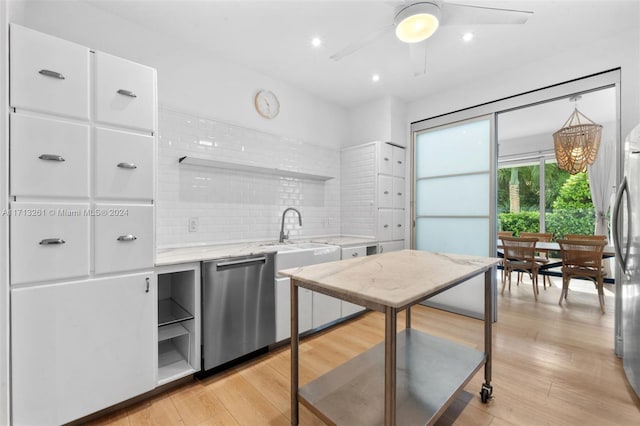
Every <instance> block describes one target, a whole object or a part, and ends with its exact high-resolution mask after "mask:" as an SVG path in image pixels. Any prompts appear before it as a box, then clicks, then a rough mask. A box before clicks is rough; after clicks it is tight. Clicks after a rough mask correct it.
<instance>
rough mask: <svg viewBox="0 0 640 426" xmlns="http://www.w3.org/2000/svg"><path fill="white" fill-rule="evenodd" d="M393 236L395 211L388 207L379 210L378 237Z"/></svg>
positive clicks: (386, 237)
mask: <svg viewBox="0 0 640 426" xmlns="http://www.w3.org/2000/svg"><path fill="white" fill-rule="evenodd" d="M392 237H393V211H392V210H387V209H380V210H378V239H379V240H381V241H388V240H391V239H392Z"/></svg>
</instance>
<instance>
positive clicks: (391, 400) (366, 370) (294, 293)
mask: <svg viewBox="0 0 640 426" xmlns="http://www.w3.org/2000/svg"><path fill="white" fill-rule="evenodd" d="M498 262H499V259H496V258H486V257H476V256H464V255H453V254H441V253H430V252H422V251H415V250H402V251H398V252H390V253H384V254H380V255H375V256H367V257H364V258H355V259H349V260H343V261H340V262H330V263H325V264H320V265H312V266H307V267H301V268H295V269H289V270H285V271H280V274H282V275H285V276H289V277H291V331H292V332H291V336H292V337H291V424H292V425H296V424H298V403H299V402H300V403H302V404H304V405H305V406H307V407H308V408H309V409H310V410H311V411H312V412H314V413H315V414H316V415H317V416H318V417H320V418H321V419H322V420H323V421H325V422H326V423H328V424H345V425H360V424H362V425H372V424H385V425H395V424H396V423H397V424H402V425H412V424H421V425H424V424H431V423H433V422H435V420H436V419H437V418H438V417H439V416H440V415H441V414H442V413H443V412H444V411H445V410H446V408H447V406H448V405H449V404H450V403H451V401H453V399H454V398H455V397H456V395H457V394H458V392H459V391H460V390H461V389H462V388H463V386H464V385H465V384H466V383H467V382H468V381H469V380H470V379H471V377H472V376H473V375H474V374H475V372H477V371H478V370H479V369H480V368H481V367H482V365H484V366H485V383H484V384H483V386H482V389H481V398H482V401H483V402H486V401H487V400H488V399H489V398H490V397H491V394H492V387H491V318H492V311H493V306H492V305H493V294H492V288H493V285H492V281H493V280H492V271H493V269H494V266H495V265H497V263H498ZM481 273H484V274H485V321H484V332H485V348H484V352H481V351H478V350H476V349H473V348H468V347H465V346H462V345H459V344H455V343H452V342H449V341H447V340H444V339H441V338H437V337H433V336H429V335H427V334H425V333H422V332H420V331H418V330H412V329H411V315H410V307H411V306H412V305H414V304H416V303H419V302H421V301H423V300H425V299H428V298H429V297H432V296H434V295H436V294H438V293H440V292H442V291H445V290H447V289H449V288H451V287H454V286H456V285H458V284H460V283H462V282H464V281H466V280H467V279H469V278H471V277H474V276H476V275H479V274H481ZM299 287H303V288H307V289H310V290H313V291H317V292H320V293H323V294H326V295H329V296H333V297H337V298H340V299H342V300H346V301H349V302H352V303H357V304H360V305H362V306H365V307H367V308H369V309H372V310H376V311H379V312H384V313H385V341H384V343H382V344H380V345H378V346H375V347H374V348H372V349H370V350H369V351H367V352H365V353H363V354H361V355H359V356H357V357H356V358H354V359H352V360H350V361H348V362H347V363H345V364H343V365H342V366H340V367H338V368H336V369H335V370H333V371H331V372H329V373H327V374H325V375H324V376H321V377H320V378H318V379H316V380H314V381H313V382H311V383H309V384H307V385H306V386H304V387H303V388H301V389H299V388H298V361H299V360H298V355H299V352H298V344H299V337H298V333H297V330H298V289H299ZM403 310H406V312H407V314H406V330H404V331H402V332H401V333H399V334H397V333H396V323H397V314H398V312H400V311H403Z"/></svg>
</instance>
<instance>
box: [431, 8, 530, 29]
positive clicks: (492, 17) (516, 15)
mask: <svg viewBox="0 0 640 426" xmlns="http://www.w3.org/2000/svg"><path fill="white" fill-rule="evenodd" d="M441 11H442V15H441V17H440V25H490V24H524V23H525V22H527V20H528V19H529V17H531V15H533V12H530V11H526V10H511V9H497V8H493V7H482V6H470V5H464V4H455V3H443V4H442V8H441Z"/></svg>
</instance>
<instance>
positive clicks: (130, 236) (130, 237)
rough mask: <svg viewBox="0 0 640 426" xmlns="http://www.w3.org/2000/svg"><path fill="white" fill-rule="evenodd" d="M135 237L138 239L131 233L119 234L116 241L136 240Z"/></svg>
mask: <svg viewBox="0 0 640 426" xmlns="http://www.w3.org/2000/svg"><path fill="white" fill-rule="evenodd" d="M137 239H138V238H137V237H136V236H135V235H131V234H128V235H120V236H119V237H118V241H135V240H137Z"/></svg>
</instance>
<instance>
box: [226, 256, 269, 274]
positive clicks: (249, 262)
mask: <svg viewBox="0 0 640 426" xmlns="http://www.w3.org/2000/svg"><path fill="white" fill-rule="evenodd" d="M266 262H267V258H266V257H265V256H262V257H252V258H250V259H241V260H229V261H227V262H219V263H216V271H224V270H227V269H235V268H246V267H247V266H254V265H262V264H264V263H266Z"/></svg>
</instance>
